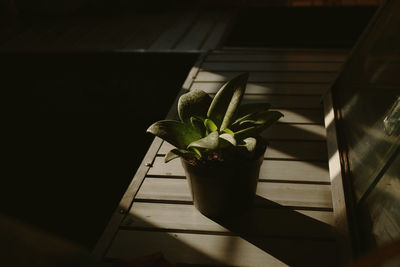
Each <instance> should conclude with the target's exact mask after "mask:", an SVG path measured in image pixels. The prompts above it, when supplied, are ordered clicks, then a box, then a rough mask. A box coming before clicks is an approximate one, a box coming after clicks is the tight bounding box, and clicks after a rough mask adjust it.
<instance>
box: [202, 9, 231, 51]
mask: <svg viewBox="0 0 400 267" xmlns="http://www.w3.org/2000/svg"><path fill="white" fill-rule="evenodd" d="M218 17H219V19H218V21H217V23H216V25H215V27H214V29H213V31H212V32H211V33H210V36H209V37H208V38H207V40H206V41H205V42H204V45H203V46H202V47H201V50H205V51H208V50H211V49H215V48H217V46H218V45H219V43H220V42H221V39H222V37H223V36H224V33H225V31H226V29H227V27H228V25H229V22H230V20H231V17H232V11H231V10H223V11H221V12H220V14H219V15H218Z"/></svg>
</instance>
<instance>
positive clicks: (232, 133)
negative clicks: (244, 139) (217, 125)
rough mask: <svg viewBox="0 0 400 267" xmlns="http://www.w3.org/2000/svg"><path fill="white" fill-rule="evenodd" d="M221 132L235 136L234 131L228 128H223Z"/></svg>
mask: <svg viewBox="0 0 400 267" xmlns="http://www.w3.org/2000/svg"><path fill="white" fill-rule="evenodd" d="M222 132H224V133H227V134H230V135H232V136H235V133H234V132H232V130H231V129H229V128H225V129H224V130H223V131H222Z"/></svg>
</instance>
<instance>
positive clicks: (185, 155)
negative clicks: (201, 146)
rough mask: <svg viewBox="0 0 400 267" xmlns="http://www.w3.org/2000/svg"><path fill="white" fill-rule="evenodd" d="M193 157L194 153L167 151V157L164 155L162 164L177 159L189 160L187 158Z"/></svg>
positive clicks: (179, 150)
mask: <svg viewBox="0 0 400 267" xmlns="http://www.w3.org/2000/svg"><path fill="white" fill-rule="evenodd" d="M194 156H195V155H194V153H193V152H191V151H187V150H184V149H176V148H174V149H172V150H171V151H169V152H168V153H167V155H165V158H164V162H165V163H167V162H169V161H171V160H173V159H176V158H179V157H182V158H189V157H194Z"/></svg>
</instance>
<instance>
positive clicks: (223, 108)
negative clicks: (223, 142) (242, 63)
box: [207, 73, 249, 131]
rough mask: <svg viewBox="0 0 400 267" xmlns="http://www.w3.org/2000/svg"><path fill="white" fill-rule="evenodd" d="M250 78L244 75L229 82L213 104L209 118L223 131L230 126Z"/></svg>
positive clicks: (218, 93) (208, 113) (209, 110)
mask: <svg viewBox="0 0 400 267" xmlns="http://www.w3.org/2000/svg"><path fill="white" fill-rule="evenodd" d="M248 78H249V74H248V73H243V74H240V75H239V76H236V77H235V78H233V79H232V80H230V81H228V82H227V83H225V84H224V85H223V86H222V87H221V89H220V90H219V91H218V92H217V94H216V95H215V97H214V99H213V101H212V102H211V105H210V108H209V109H208V112H207V117H208V118H210V119H211V120H212V121H213V122H214V123H215V124H216V125H217V127H218V128H219V129H220V130H221V131H223V130H224V129H225V128H228V127H229V126H230V124H231V122H232V120H233V118H234V116H235V113H236V110H237V108H238V106H239V105H240V102H241V101H242V98H243V94H244V91H245V89H246V83H247V79H248Z"/></svg>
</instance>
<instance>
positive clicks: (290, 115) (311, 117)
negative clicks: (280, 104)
mask: <svg viewBox="0 0 400 267" xmlns="http://www.w3.org/2000/svg"><path fill="white" fill-rule="evenodd" d="M271 110H278V111H280V112H281V113H282V114H283V115H284V116H283V117H282V118H280V119H279V122H280V123H316V124H322V121H323V118H322V113H321V111H320V110H308V109H297V110H290V109H271Z"/></svg>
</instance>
